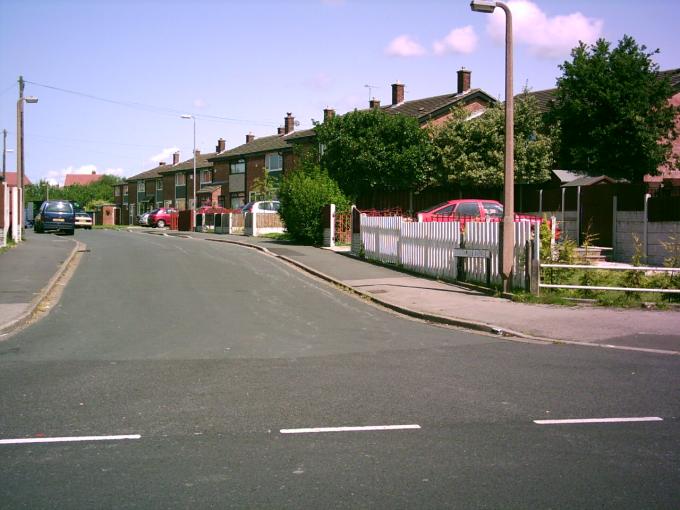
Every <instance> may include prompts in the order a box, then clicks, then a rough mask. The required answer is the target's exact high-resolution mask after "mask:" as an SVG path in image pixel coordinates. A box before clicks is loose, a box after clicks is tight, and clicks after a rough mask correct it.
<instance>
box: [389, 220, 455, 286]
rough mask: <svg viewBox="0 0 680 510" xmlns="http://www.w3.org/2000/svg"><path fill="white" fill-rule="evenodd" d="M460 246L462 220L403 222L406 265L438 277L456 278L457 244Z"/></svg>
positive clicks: (402, 259) (402, 248) (401, 254)
mask: <svg viewBox="0 0 680 510" xmlns="http://www.w3.org/2000/svg"><path fill="white" fill-rule="evenodd" d="M459 246H460V223H458V222H441V223H440V222H428V223H414V222H403V223H402V224H401V241H400V243H399V261H400V263H401V264H402V265H403V266H404V267H405V268H406V269H410V270H412V271H416V272H419V273H424V274H427V275H430V276H434V277H448V278H456V277H457V276H458V275H457V272H456V263H455V259H454V257H453V250H454V248H458V247H459Z"/></svg>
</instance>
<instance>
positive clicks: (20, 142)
mask: <svg viewBox="0 0 680 510" xmlns="http://www.w3.org/2000/svg"><path fill="white" fill-rule="evenodd" d="M16 164H17V189H18V190H19V221H18V222H17V224H18V225H19V228H18V230H19V231H18V232H17V235H16V236H15V237H16V242H17V243H20V242H21V240H22V231H23V229H24V77H23V76H19V100H18V101H17V161H16Z"/></svg>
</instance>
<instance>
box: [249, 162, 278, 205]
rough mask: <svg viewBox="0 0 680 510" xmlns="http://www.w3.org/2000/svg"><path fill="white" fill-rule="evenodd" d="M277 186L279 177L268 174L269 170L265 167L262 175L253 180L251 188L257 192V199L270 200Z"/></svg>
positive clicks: (276, 190)
mask: <svg viewBox="0 0 680 510" xmlns="http://www.w3.org/2000/svg"><path fill="white" fill-rule="evenodd" d="M279 186H280V182H279V178H277V177H273V176H272V175H270V173H269V170H267V169H266V168H265V169H264V175H263V176H262V177H257V178H256V179H254V180H253V186H252V188H251V189H252V191H254V192H255V193H257V197H258V200H272V199H273V198H274V197H276V195H277V192H278V189H279Z"/></svg>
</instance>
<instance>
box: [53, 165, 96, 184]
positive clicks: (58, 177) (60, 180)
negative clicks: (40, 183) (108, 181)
mask: <svg viewBox="0 0 680 510" xmlns="http://www.w3.org/2000/svg"><path fill="white" fill-rule="evenodd" d="M96 171H97V167H96V166H95V165H82V166H79V167H73V166H68V167H66V168H62V169H60V170H50V171H48V172H47V175H44V176H43V177H42V179H44V180H46V181H47V182H49V183H50V185H52V186H63V185H64V179H65V178H66V174H80V175H89V174H91V173H92V172H96Z"/></svg>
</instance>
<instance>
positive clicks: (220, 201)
mask: <svg viewBox="0 0 680 510" xmlns="http://www.w3.org/2000/svg"><path fill="white" fill-rule="evenodd" d="M217 207H224V195H220V196H219V197H217Z"/></svg>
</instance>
